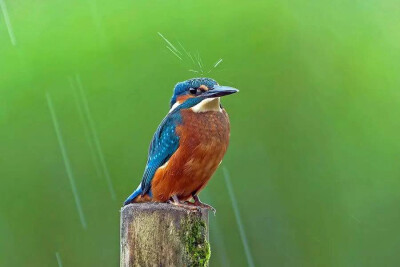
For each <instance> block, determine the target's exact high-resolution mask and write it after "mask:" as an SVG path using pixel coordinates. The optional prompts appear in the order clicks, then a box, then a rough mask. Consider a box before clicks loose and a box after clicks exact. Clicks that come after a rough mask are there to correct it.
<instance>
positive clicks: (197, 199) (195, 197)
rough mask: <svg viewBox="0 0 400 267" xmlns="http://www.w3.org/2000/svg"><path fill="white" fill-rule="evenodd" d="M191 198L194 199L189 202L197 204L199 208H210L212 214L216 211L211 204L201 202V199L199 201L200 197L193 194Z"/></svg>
mask: <svg viewBox="0 0 400 267" xmlns="http://www.w3.org/2000/svg"><path fill="white" fill-rule="evenodd" d="M193 200H194V202H193V203H191V202H190V203H191V204H192V205H194V206H197V207H200V208H205V209H209V210H212V212H213V213H214V215H215V213H216V212H217V210H216V209H215V208H214V207H213V206H211V205H208V204H205V203H203V202H201V201H200V198H199V197H198V196H196V195H194V196H193Z"/></svg>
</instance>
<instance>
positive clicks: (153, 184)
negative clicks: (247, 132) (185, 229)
mask: <svg viewBox="0 0 400 267" xmlns="http://www.w3.org/2000/svg"><path fill="white" fill-rule="evenodd" d="M238 91H239V90H237V89H235V88H232V87H228V86H220V85H219V84H218V83H217V82H216V81H215V80H213V79H210V78H193V79H189V80H186V81H183V82H180V83H178V84H176V85H175V88H174V91H173V95H172V98H171V101H170V110H169V112H168V114H167V116H166V117H165V118H164V119H163V120H162V122H161V124H160V125H159V126H158V128H157V130H156V132H155V133H154V136H153V139H152V141H151V143H150V148H149V152H148V159H147V164H146V167H145V170H144V174H143V177H142V181H141V183H140V184H139V186H138V187H137V189H136V190H135V191H134V192H133V193H132V194H131V195H130V196H129V197H128V198H127V199H126V201H125V203H124V206H125V205H128V204H129V203H141V202H168V203H171V204H174V205H177V206H182V207H185V208H193V207H194V208H199V207H204V208H209V209H213V210H214V212H215V209H214V208H212V207H211V206H210V205H207V204H205V203H202V202H201V201H200V199H199V196H198V195H199V193H200V191H201V190H202V189H203V188H204V187H205V186H206V185H207V183H208V181H209V180H210V178H211V177H212V175H213V174H214V172H215V171H216V169H217V168H218V166H219V165H220V164H221V162H222V158H223V157H224V155H225V152H226V150H227V148H228V144H229V136H230V125H229V117H228V114H227V113H226V111H225V109H224V108H223V107H222V105H221V100H220V98H221V97H223V96H227V95H230V94H234V93H237V92H238Z"/></svg>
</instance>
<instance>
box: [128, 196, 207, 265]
mask: <svg viewBox="0 0 400 267" xmlns="http://www.w3.org/2000/svg"><path fill="white" fill-rule="evenodd" d="M210 253H211V252H210V244H209V242H208V211H207V210H206V209H201V210H188V209H184V208H180V207H176V206H173V205H171V204H165V203H142V204H130V205H128V206H125V207H123V208H122V210H121V267H128V266H208V261H209V259H210Z"/></svg>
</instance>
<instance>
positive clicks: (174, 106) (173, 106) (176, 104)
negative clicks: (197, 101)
mask: <svg viewBox="0 0 400 267" xmlns="http://www.w3.org/2000/svg"><path fill="white" fill-rule="evenodd" d="M180 104H181V103H180V102H179V101H176V102H175V104H173V105H172V107H171V109H170V110H169V112H168V113H171V112H172V111H173V110H174V109H176V107H177V106H179V105H180Z"/></svg>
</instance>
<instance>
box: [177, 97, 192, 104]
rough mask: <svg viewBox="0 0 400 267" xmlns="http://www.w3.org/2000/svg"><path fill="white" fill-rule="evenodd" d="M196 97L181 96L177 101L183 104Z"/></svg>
mask: <svg viewBox="0 0 400 267" xmlns="http://www.w3.org/2000/svg"><path fill="white" fill-rule="evenodd" d="M193 97H194V96H191V95H181V96H178V97H177V98H176V100H177V101H178V102H179V103H183V102H185V101H186V100H187V99H189V98H193Z"/></svg>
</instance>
